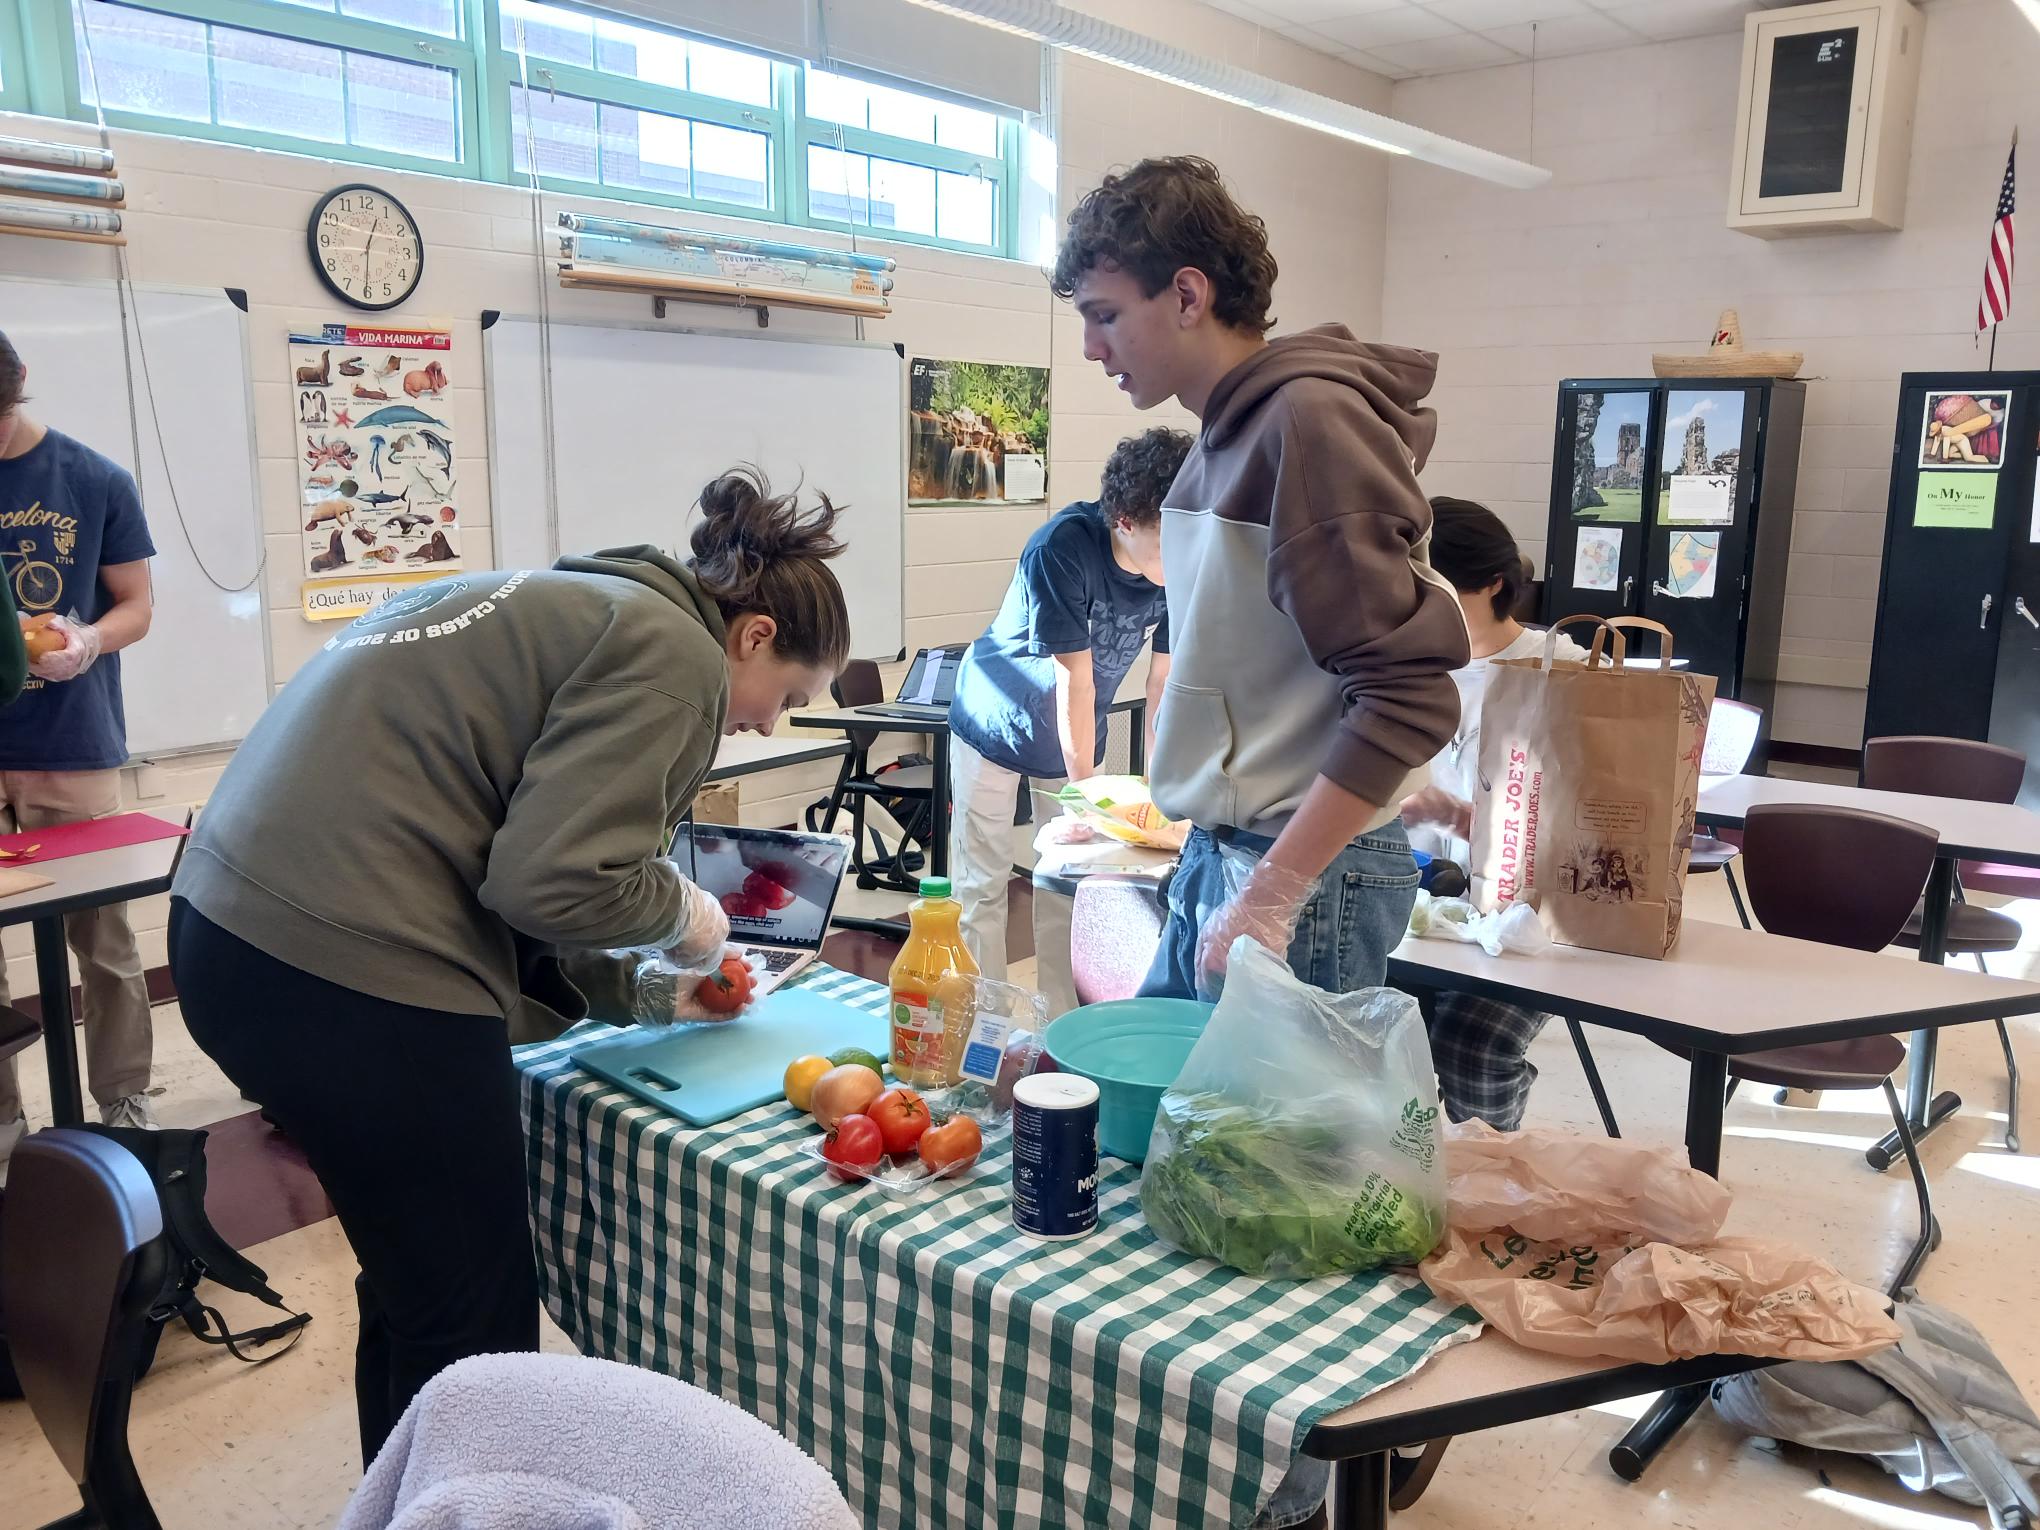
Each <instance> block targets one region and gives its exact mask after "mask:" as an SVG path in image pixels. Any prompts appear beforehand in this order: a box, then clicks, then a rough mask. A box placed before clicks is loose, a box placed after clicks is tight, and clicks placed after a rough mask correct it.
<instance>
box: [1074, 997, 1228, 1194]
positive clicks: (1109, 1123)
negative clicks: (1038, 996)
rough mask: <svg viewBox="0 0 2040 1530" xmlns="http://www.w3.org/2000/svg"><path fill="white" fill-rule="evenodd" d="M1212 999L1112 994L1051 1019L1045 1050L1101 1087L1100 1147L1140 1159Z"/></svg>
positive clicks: (1132, 1160) (1201, 1031)
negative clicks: (1107, 999) (1164, 1097)
mask: <svg viewBox="0 0 2040 1530" xmlns="http://www.w3.org/2000/svg"><path fill="white" fill-rule="evenodd" d="M1210 1018H1211V1006H1210V1005H1209V1004H1199V1003H1197V1002H1196V1001H1195V1000H1192V999H1114V1000H1112V1001H1110V1002H1109V1003H1105V1004H1086V1005H1084V1006H1083V1007H1082V1008H1081V1009H1073V1010H1071V1011H1070V1012H1069V1013H1068V1014H1066V1015H1064V1016H1062V1017H1061V1018H1060V1019H1056V1020H1051V1021H1050V1022H1049V1026H1048V1035H1047V1037H1046V1040H1047V1043H1048V1055H1049V1056H1050V1057H1052V1058H1054V1059H1055V1065H1056V1066H1057V1067H1058V1068H1060V1069H1061V1070H1062V1071H1063V1072H1065V1073H1074V1074H1077V1075H1078V1076H1079V1077H1081V1078H1087V1079H1089V1080H1090V1081H1091V1082H1092V1083H1094V1084H1096V1085H1097V1086H1098V1146H1099V1148H1100V1149H1101V1150H1102V1151H1104V1152H1107V1153H1110V1154H1111V1155H1112V1156H1113V1157H1114V1158H1124V1159H1126V1160H1127V1161H1128V1162H1129V1163H1141V1162H1143V1161H1144V1160H1145V1159H1146V1158H1147V1150H1148V1138H1149V1137H1151V1136H1152V1135H1153V1134H1154V1129H1155V1112H1156V1111H1157V1110H1159V1109H1160V1108H1161V1104H1162V1094H1163V1092H1164V1091H1165V1090H1166V1089H1167V1088H1168V1087H1169V1085H1171V1084H1173V1083H1174V1082H1175V1081H1176V1075H1177V1074H1178V1073H1181V1072H1182V1071H1183V1064H1184V1063H1185V1062H1186V1061H1187V1060H1188V1059H1189V1056H1190V1049H1191V1048H1192V1047H1194V1046H1195V1045H1196V1044H1197V1038H1198V1037H1199V1036H1201V1035H1203V1034H1204V1022H1205V1021H1207V1020H1209V1019H1210Z"/></svg>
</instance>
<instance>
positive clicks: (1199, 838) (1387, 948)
mask: <svg viewBox="0 0 2040 1530" xmlns="http://www.w3.org/2000/svg"><path fill="white" fill-rule="evenodd" d="M1219 833H1220V834H1222V835H1223V836H1224V844H1223V845H1221V843H1220V840H1219V838H1218V837H1217V836H1215V835H1213V834H1212V833H1211V832H1210V831H1209V830H1206V829H1193V830H1191V831H1190V839H1189V842H1188V843H1187V844H1185V845H1184V846H1183V858H1182V860H1181V862H1180V863H1179V864H1178V865H1177V867H1176V874H1175V876H1174V878H1173V879H1172V880H1171V881H1170V883H1169V922H1168V924H1167V925H1166V926H1164V928H1163V930H1162V945H1161V949H1160V950H1159V951H1157V952H1156V953H1155V964H1154V966H1153V967H1151V968H1150V969H1149V970H1148V975H1147V981H1146V982H1144V983H1143V984H1142V985H1141V992H1142V993H1144V994H1152V995H1160V996H1171V997H1175V998H1194V997H1196V994H1197V934H1198V931H1199V930H1201V929H1202V928H1203V927H1204V921H1205V920H1206V919H1207V918H1208V917H1210V915H1211V913H1212V911H1213V910H1214V909H1216V908H1217V907H1218V906H1219V905H1220V904H1221V903H1223V902H1225V900H1226V899H1227V898H1228V897H1230V896H1231V895H1232V893H1233V891H1234V889H1235V888H1237V887H1238V885H1239V881H1240V877H1241V874H1242V871H1243V869H1244V868H1243V867H1241V866H1239V865H1238V864H1236V865H1235V866H1234V867H1232V868H1228V867H1227V865H1226V858H1225V852H1226V851H1228V850H1230V851H1231V852H1233V857H1234V860H1235V862H1236V863H1237V862H1239V861H1241V860H1245V861H1248V862H1251V861H1256V860H1259V859H1260V858H1261V857H1262V856H1263V855H1265V854H1267V852H1268V847H1269V846H1270V845H1272V844H1273V843H1274V841H1273V840H1270V839H1264V838H1262V837H1261V836H1260V835H1258V834H1244V833H1241V832H1239V831H1237V830H1232V829H1225V830H1220V831H1219ZM1416 901H1417V863H1416V861H1415V860H1414V859H1412V858H1411V856H1410V842H1409V840H1408V838H1407V837H1406V836H1405V835H1404V834H1403V827H1402V824H1401V822H1400V821H1398V820H1391V821H1390V822H1388V823H1387V824H1384V825H1383V826H1382V827H1381V828H1379V829H1376V830H1375V831H1374V832H1373V833H1372V834H1363V835H1361V836H1360V838H1358V839H1356V840H1354V841H1353V843H1352V844H1350V845H1348V846H1347V847H1346V848H1345V849H1344V850H1342V851H1340V852H1339V854H1338V856H1337V858H1336V859H1335V860H1333V862H1332V864H1331V865H1330V866H1329V867H1327V868H1326V870H1325V874H1324V876H1323V877H1322V878H1321V879H1320V880H1319V883H1318V890H1317V892H1316V893H1314V894H1313V895H1312V896H1311V899H1310V901H1309V902H1307V903H1306V904H1304V906H1303V914H1302V917H1301V918H1299V919H1298V920H1297V924H1296V938H1295V939H1294V940H1292V941H1291V942H1290V946H1289V966H1290V970H1291V971H1293V972H1294V973H1295V974H1296V975H1297V976H1298V977H1300V978H1302V979H1303V980H1304V981H1305V982H1306V983H1309V984H1310V985H1312V986H1313V987H1315V988H1322V989H1324V990H1325V991H1326V992H1327V993H1350V992H1352V991H1353V990H1354V989H1356V988H1377V987H1379V986H1380V985H1381V984H1382V983H1383V982H1385V981H1386V980H1387V977H1388V953H1389V952H1391V951H1393V950H1394V949H1395V948H1396V947H1397V946H1398V945H1400V944H1401V943H1402V938H1403V935H1404V934H1405V933H1406V932H1407V931H1408V929H1409V924H1410V910H1411V909H1412V908H1413V907H1415V905H1416ZM1331 1476H1332V1469H1331V1466H1330V1464H1329V1463H1328V1462H1324V1461H1317V1460H1313V1459H1312V1458H1310V1457H1309V1456H1298V1457H1297V1458H1296V1459H1295V1460H1294V1461H1292V1462H1291V1463H1290V1466H1289V1473H1288V1475H1287V1476H1285V1477H1284V1478H1283V1479H1282V1481H1281V1483H1280V1484H1279V1485H1277V1487H1276V1489H1275V1496H1274V1497H1273V1498H1272V1499H1271V1500H1269V1503H1268V1507H1267V1508H1266V1509H1264V1510H1263V1511H1262V1512H1261V1515H1260V1517H1259V1518H1258V1519H1256V1520H1255V1521H1254V1524H1255V1526H1256V1527H1268V1530H1273V1527H1278V1526H1288V1525H1300V1524H1302V1523H1303V1522H1304V1521H1305V1520H1307V1519H1309V1518H1310V1517H1311V1516H1312V1515H1313V1514H1315V1513H1316V1512H1317V1510H1318V1506H1319V1505H1320V1504H1322V1503H1323V1502H1324V1501H1325V1495H1326V1492H1327V1490H1328V1489H1329V1488H1330V1486H1331Z"/></svg>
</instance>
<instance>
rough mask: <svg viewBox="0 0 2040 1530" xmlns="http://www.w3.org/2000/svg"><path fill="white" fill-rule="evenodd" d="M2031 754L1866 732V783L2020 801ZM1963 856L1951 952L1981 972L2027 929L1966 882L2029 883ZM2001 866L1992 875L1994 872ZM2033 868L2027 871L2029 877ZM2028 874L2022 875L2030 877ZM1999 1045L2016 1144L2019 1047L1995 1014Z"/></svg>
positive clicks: (2014, 1147) (2008, 1130)
mask: <svg viewBox="0 0 2040 1530" xmlns="http://www.w3.org/2000/svg"><path fill="white" fill-rule="evenodd" d="M2025 779H2026V757H2025V756H2024V755H2023V754H2021V753H2019V751H2018V750H2016V749H2007V748H2005V747H2003V746H2002V745H2000V744H1985V743H1979V742H1978V741H1976V740H1975V739H1967V738H1935V737H1932V736H1926V735H1904V736H1898V737H1889V738H1873V739H1866V740H1864V743H1863V776H1862V784H1863V785H1864V786H1865V787H1867V788H1869V789H1870V790H1872V791H1880V792H1909V793H1911V794H1912V795H1913V796H1916V797H1960V798H1962V799H1963V800H1964V801H1967V802H2015V801H2017V800H2018V796H2019V789H2020V787H2021V786H2023V785H2024V784H2025ZM2009 869H2010V868H1990V867H1984V866H1979V865H1977V864H1976V863H1974V862H1970V861H1965V862H1964V863H1963V865H1962V871H1961V875H1960V877H1959V878H1958V879H1957V881H1956V883H1955V897H1956V900H1957V901H1956V903H1955V904H1954V906H1953V907H1951V908H1950V909H1949V910H1948V935H1947V942H1946V950H1947V954H1948V955H1950V956H1966V957H1969V958H1970V959H1971V960H1972V961H1974V962H1975V963H1976V970H1977V971H1978V972H1988V971H1990V969H1989V968H1988V967H1986V966H1985V965H1984V963H1983V959H1984V957H1986V956H1991V955H1999V954H2002V953H2004V952H2007V951H2016V950H2018V949H2019V940H2020V938H2021V936H2022V935H2023V934H2024V931H2022V930H2021V929H2020V927H2019V921H2018V920H2016V919H2014V918H2012V916H2011V915H2009V914H2000V913H1999V912H1997V911H1996V910H1995V909H1988V908H1978V907H1977V906H1976V905H1975V904H1973V903H1965V902H1962V901H1961V899H1962V890H1963V887H1964V886H1965V885H1969V886H1977V887H1982V888H1986V889H1989V890H1992V891H2006V892H2008V893H2009V895H2010V896H2013V897H2031V896H2033V888H2032V886H2031V885H2030V883H2027V885H2023V886H2021V885H2017V883H2015V884H2014V885H2012V886H2010V887H2009V888H2007V887H2005V886H2004V885H2003V883H2004V878H2003V876H2002V872H2003V871H2005V870H2009ZM1994 872H1995V873H1997V875H1994V874H1993V873H1994ZM2030 876H2031V873H2030V872H2028V873H2026V878H2029V877H2030ZM2026 878H2019V881H2020V882H2025V881H2026ZM1923 919H1924V911H1923V910H1921V909H1919V908H1915V909H1914V910H1913V914H1912V917H1911V918H1910V919H1908V920H1907V921H1906V923H1905V928H1904V930H1902V931H1900V932H1899V936H1898V939H1897V940H1895V941H1893V942H1892V944H1894V945H1899V946H1904V947H1905V948H1906V949H1907V950H1908V951H1917V950H1918V949H1919V948H1920V926H1921V923H1922V921H1923ZM1997 1033H1998V1045H1999V1046H2001V1047H2003V1048H2004V1053H2005V1078H2006V1084H2007V1094H2008V1096H2009V1098H2008V1099H2007V1101H2006V1107H2005V1147H2006V1149H2007V1150H2008V1151H2010V1152H2014V1153H2016V1152H2018V1151H2019V1054H2018V1053H2017V1052H2016V1051H2014V1050H2013V1048H2012V1033H2011V1030H2010V1029H2009V1028H2008V1027H2007V1026H2006V1025H2005V1023H2004V1021H2002V1020H2000V1021H1998V1022H1997Z"/></svg>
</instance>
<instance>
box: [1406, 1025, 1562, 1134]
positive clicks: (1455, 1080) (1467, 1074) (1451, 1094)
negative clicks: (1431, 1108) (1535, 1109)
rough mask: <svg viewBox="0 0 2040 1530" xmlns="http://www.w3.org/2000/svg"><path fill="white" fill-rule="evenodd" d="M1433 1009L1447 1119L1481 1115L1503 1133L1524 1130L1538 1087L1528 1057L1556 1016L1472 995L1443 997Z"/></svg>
mask: <svg viewBox="0 0 2040 1530" xmlns="http://www.w3.org/2000/svg"><path fill="white" fill-rule="evenodd" d="M1428 1010H1429V1019H1430V1029H1431V1060H1432V1062H1433V1063H1435V1064H1436V1065H1437V1069H1438V1092H1439V1094H1440V1095H1442V1096H1443V1097H1444V1101H1445V1112H1446V1114H1447V1115H1449V1116H1450V1117H1451V1118H1452V1119H1453V1120H1455V1121H1464V1120H1466V1119H1468V1118H1469V1117H1471V1116H1478V1117H1479V1118H1480V1119H1481V1120H1483V1121H1485V1122H1487V1124H1488V1125H1490V1126H1492V1127H1494V1128H1495V1129H1496V1130H1497V1131H1505V1132H1508V1131H1514V1130H1515V1129H1516V1128H1517V1127H1519V1126H1521V1125H1522V1124H1523V1110H1524V1107H1525V1106H1526V1105H1528V1104H1529V1101H1530V1086H1531V1085H1532V1084H1534V1083H1536V1082H1537V1069H1536V1066H1535V1065H1534V1064H1532V1063H1531V1061H1530V1058H1529V1056H1528V1055H1527V1054H1528V1053H1529V1051H1530V1043H1531V1042H1533V1041H1535V1040H1536V1039H1537V1033H1538V1032H1539V1031H1541V1030H1543V1029H1544V1023H1545V1022H1546V1021H1547V1020H1549V1019H1550V1018H1551V1016H1549V1015H1546V1014H1540V1013H1538V1012H1537V1011H1536V1010H1534V1009H1525V1008H1523V1006H1522V1005H1520V1004H1505V1003H1503V1002H1502V1001H1501V1000H1499V999H1483V998H1480V997H1478V996H1477V995H1474V994H1470V993H1439V994H1437V995H1435V996H1434V999H1433V1002H1432V1003H1431V1005H1429V1006H1428Z"/></svg>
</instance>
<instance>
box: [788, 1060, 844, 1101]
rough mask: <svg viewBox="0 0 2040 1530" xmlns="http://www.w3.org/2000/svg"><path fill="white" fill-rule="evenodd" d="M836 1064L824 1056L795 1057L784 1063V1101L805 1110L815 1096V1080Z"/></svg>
mask: <svg viewBox="0 0 2040 1530" xmlns="http://www.w3.org/2000/svg"><path fill="white" fill-rule="evenodd" d="M835 1066H836V1065H835V1064H834V1063H832V1062H830V1061H829V1059H828V1058H826V1057H796V1058H795V1059H794V1060H793V1061H792V1062H790V1063H788V1064H787V1065H786V1103H787V1104H789V1105H791V1106H792V1107H793V1108H794V1109H795V1110H806V1109H807V1108H808V1105H809V1103H810V1102H811V1101H812V1100H813V1099H814V1097H815V1081H816V1080H817V1079H819V1078H820V1077H821V1076H822V1075H823V1074H824V1073H827V1072H828V1071H829V1070H830V1069H831V1068H833V1067H835Z"/></svg>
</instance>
